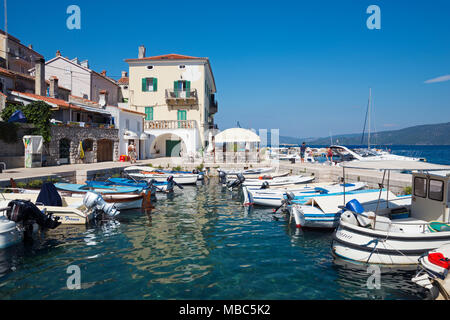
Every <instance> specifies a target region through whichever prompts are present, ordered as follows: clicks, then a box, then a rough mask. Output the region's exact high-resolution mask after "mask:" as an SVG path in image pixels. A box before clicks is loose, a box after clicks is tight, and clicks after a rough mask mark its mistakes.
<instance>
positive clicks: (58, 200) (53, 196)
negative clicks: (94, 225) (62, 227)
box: [0, 183, 119, 225]
mask: <svg viewBox="0 0 450 320" xmlns="http://www.w3.org/2000/svg"><path fill="white" fill-rule="evenodd" d="M91 197H92V196H91ZM0 200H1V201H15V200H19V201H26V202H31V203H32V204H34V205H35V206H36V207H37V208H38V209H39V210H41V211H45V212H46V213H47V214H51V215H52V216H53V217H55V218H58V221H59V222H61V224H74V225H80V224H81V225H84V224H87V223H89V222H90V221H93V220H94V219H95V218H97V216H98V215H99V214H101V213H102V212H104V213H106V214H107V215H111V216H115V215H117V214H118V213H119V210H117V209H116V208H115V207H114V205H113V204H110V205H106V206H105V204H104V203H103V201H102V198H101V196H99V195H96V196H95V199H92V200H91V201H90V202H89V203H87V202H86V201H85V198H82V197H70V196H61V195H60V194H59V193H58V192H57V190H56V188H55V187H54V186H53V184H48V183H45V184H44V185H43V186H42V188H41V191H40V193H39V194H38V193H1V194H0ZM102 206H103V207H102Z"/></svg>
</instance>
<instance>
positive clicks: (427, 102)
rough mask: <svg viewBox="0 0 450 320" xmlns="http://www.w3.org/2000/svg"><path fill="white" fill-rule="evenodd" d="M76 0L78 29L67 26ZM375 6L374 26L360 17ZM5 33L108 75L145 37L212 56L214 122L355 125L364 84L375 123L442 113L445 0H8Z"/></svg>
mask: <svg viewBox="0 0 450 320" xmlns="http://www.w3.org/2000/svg"><path fill="white" fill-rule="evenodd" d="M0 3H1V2H0ZM72 4H75V5H78V6H79V7H80V8H81V30H69V29H67V27H66V20H67V18H68V17H69V15H68V14H66V10H67V7H68V6H69V5H72ZM372 4H375V5H378V6H379V7H380V9H381V29H380V30H369V29H368V28H367V26H366V20H367V19H368V18H369V16H370V14H367V13H366V9H367V7H368V6H369V5H372ZM3 22H4V21H3V17H2V28H3V25H4V24H3ZM8 31H9V33H11V34H12V35H14V36H16V37H18V38H19V39H21V40H22V42H23V43H24V44H30V43H31V44H33V46H34V49H35V50H36V51H38V52H40V53H41V54H43V55H44V56H45V58H46V59H51V58H53V57H54V56H55V52H56V50H61V52H62V54H63V56H68V57H69V58H74V57H78V58H80V59H89V62H90V66H91V67H92V68H93V69H94V70H96V71H98V72H100V71H102V70H104V69H105V70H107V71H108V75H110V76H112V77H114V78H118V77H119V76H120V73H121V71H122V70H127V69H128V65H127V64H126V63H125V62H124V59H127V58H136V57H137V54H138V46H139V45H141V44H143V45H145V46H146V48H147V55H160V54H166V53H179V54H185V55H192V56H198V57H209V59H210V61H211V64H212V69H213V72H214V75H215V79H216V83H217V89H218V93H217V99H218V102H219V113H218V114H217V115H216V122H217V123H218V124H219V127H220V128H221V129H226V128H229V127H234V126H236V123H237V121H239V122H240V124H241V125H242V126H243V127H248V128H255V129H260V128H266V129H272V128H275V129H276V128H279V129H280V134H281V135H286V136H295V137H320V136H328V135H329V133H330V132H331V133H332V134H333V135H337V134H343V133H358V132H361V131H362V127H363V124H364V117H365V112H366V106H367V99H368V94H369V87H371V88H372V94H373V106H374V115H373V120H374V121H373V124H372V128H375V129H376V130H378V131H382V130H391V129H400V128H403V127H407V126H411V125H417V124H428V123H440V122H448V121H450V112H449V107H450V76H448V75H449V74H450V1H448V0H433V1H424V0H420V1H406V0H395V1H394V0H389V1H379V0H377V1H375V0H371V1H365V0H341V1H337V0H328V1H325V0H322V1H311V0H309V1H303V0H296V1H284V0H277V1H267V2H265V1H250V0H240V1H233V0H231V1H230V0H227V1H223V0H221V1H215V0H209V1H203V0H201V1H178V0H171V1H148V0H147V1H135V0H128V1H115V0H114V1H113V0H111V1H103V0H95V1H94V0H90V1H82V0H71V1H65V0H53V1H48V0H47V1H18V0H13V1H11V0H9V1H8ZM433 79H436V80H433ZM428 80H432V81H429V83H426V81H428Z"/></svg>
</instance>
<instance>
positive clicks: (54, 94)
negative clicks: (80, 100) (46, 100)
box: [49, 76, 58, 98]
mask: <svg viewBox="0 0 450 320" xmlns="http://www.w3.org/2000/svg"><path fill="white" fill-rule="evenodd" d="M49 93H50V97H51V98H58V78H57V77H55V76H52V77H50V89H49Z"/></svg>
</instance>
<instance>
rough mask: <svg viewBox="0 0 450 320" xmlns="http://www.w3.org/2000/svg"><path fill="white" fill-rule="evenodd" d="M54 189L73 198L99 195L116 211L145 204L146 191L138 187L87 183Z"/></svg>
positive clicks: (70, 184) (63, 184)
mask: <svg viewBox="0 0 450 320" xmlns="http://www.w3.org/2000/svg"><path fill="white" fill-rule="evenodd" d="M55 187H56V188H57V189H58V190H60V191H62V192H63V193H64V194H67V195H69V196H71V197H75V198H82V197H84V196H85V195H86V194H87V193H89V192H92V193H95V194H99V195H101V196H102V198H103V200H104V201H106V202H107V203H111V204H114V206H115V207H116V208H117V209H118V210H127V209H138V208H142V207H143V204H145V197H146V189H145V188H143V187H139V186H134V187H129V186H116V185H109V184H108V183H102V182H99V181H88V183H87V184H85V185H83V184H72V183H56V184H55Z"/></svg>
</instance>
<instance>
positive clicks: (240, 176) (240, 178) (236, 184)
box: [227, 173, 245, 190]
mask: <svg viewBox="0 0 450 320" xmlns="http://www.w3.org/2000/svg"><path fill="white" fill-rule="evenodd" d="M244 182H245V177H244V175H243V174H242V173H239V174H238V175H237V179H236V180H234V181H233V182H231V181H230V182H228V183H227V188H228V189H230V190H232V189H234V188H237V187H240V186H241V185H242V184H243V183H244Z"/></svg>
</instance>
